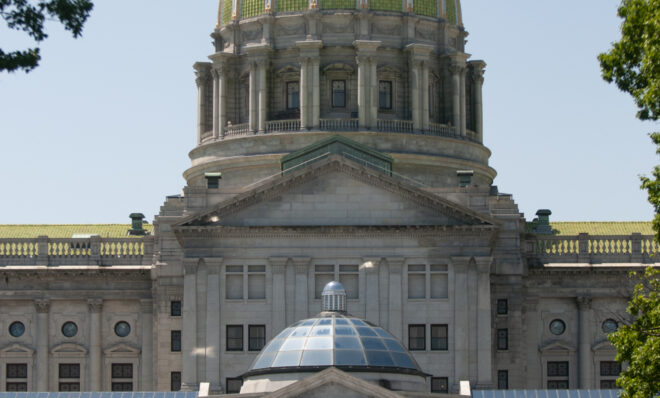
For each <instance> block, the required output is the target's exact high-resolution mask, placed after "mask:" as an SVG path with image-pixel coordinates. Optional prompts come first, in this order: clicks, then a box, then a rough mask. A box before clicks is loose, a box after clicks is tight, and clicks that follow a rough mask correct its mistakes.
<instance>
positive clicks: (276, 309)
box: [268, 257, 288, 336]
mask: <svg viewBox="0 0 660 398" xmlns="http://www.w3.org/2000/svg"><path fill="white" fill-rule="evenodd" d="M287 261H288V259H287V258H286V257H270V258H269V259H268V262H269V263H270V269H271V273H272V275H273V300H272V302H273V303H272V312H273V318H272V320H273V331H272V336H275V335H276V334H277V333H279V332H280V331H282V330H284V328H285V327H286V297H285V292H286V287H285V281H284V279H285V273H286V272H285V271H286V263H287Z"/></svg>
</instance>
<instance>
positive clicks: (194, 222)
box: [174, 155, 500, 234]
mask: <svg viewBox="0 0 660 398" xmlns="http://www.w3.org/2000/svg"><path fill="white" fill-rule="evenodd" d="M333 172H342V173H344V174H346V175H349V176H350V177H352V178H354V179H356V180H358V181H361V182H364V183H366V184H369V185H372V186H375V187H378V188H381V189H385V190H387V191H389V192H392V193H395V194H397V195H400V196H401V197H403V198H406V199H408V200H410V201H412V202H414V203H416V204H418V205H420V206H424V207H427V208H430V209H432V210H434V211H437V212H438V213H440V214H443V215H445V216H447V217H450V218H454V219H457V220H460V221H463V222H464V223H465V224H462V225H445V226H418V227H416V228H424V227H433V228H434V229H436V230H437V229H439V230H440V231H446V230H448V229H451V230H462V229H466V228H467V229H468V230H469V229H470V228H476V229H478V230H483V229H487V230H488V229H490V230H497V229H499V225H500V222H499V221H497V220H496V219H494V218H491V217H488V216H485V215H482V214H479V213H477V212H475V211H473V210H471V209H468V208H465V207H462V206H460V205H458V204H456V203H454V202H451V201H449V200H447V199H444V198H441V197H439V196H437V195H435V194H433V193H430V192H426V191H424V190H421V189H419V188H416V187H414V186H412V185H409V184H407V183H405V182H402V181H399V180H396V179H394V178H392V177H390V176H387V175H385V174H383V173H380V172H378V171H375V170H372V169H370V168H367V167H365V166H362V165H360V164H357V163H355V162H353V161H350V160H348V159H346V158H344V157H341V156H339V155H332V156H330V157H328V158H327V159H326V160H321V161H318V162H316V163H315V164H312V165H309V166H307V167H305V168H302V169H300V170H298V171H296V172H292V173H289V174H286V175H278V176H276V177H273V178H271V179H269V180H266V181H265V182H263V183H262V184H261V185H259V186H257V187H256V188H254V189H252V190H250V191H247V192H245V193H242V194H239V195H237V196H235V197H234V198H231V199H229V200H227V201H225V202H222V203H220V204H218V205H216V206H215V207H214V208H212V209H209V210H206V211H203V212H201V213H199V214H196V215H192V216H189V217H186V218H185V219H183V220H182V221H180V222H179V223H177V224H175V225H174V231H175V234H177V233H178V232H180V231H182V230H183V229H185V228H187V227H192V226H204V227H209V226H214V225H220V224H218V223H217V222H213V221H211V219H212V218H215V217H217V218H218V219H219V220H222V219H223V217H225V216H227V215H229V214H234V213H237V212H239V211H241V210H244V209H246V208H248V207H250V206H253V205H255V204H257V203H261V202H264V201H266V200H269V199H272V198H275V197H278V196H280V195H281V194H282V193H283V192H285V191H288V190H290V189H293V188H295V187H298V186H300V185H302V184H304V183H307V182H309V181H311V180H313V179H317V178H319V177H321V176H323V175H327V174H330V173H333ZM399 227H402V226H399ZM357 228H359V227H357ZM372 228H374V229H378V228H379V227H372ZM391 228H392V227H389V228H387V229H391ZM403 228H406V229H408V228H411V227H409V226H403Z"/></svg>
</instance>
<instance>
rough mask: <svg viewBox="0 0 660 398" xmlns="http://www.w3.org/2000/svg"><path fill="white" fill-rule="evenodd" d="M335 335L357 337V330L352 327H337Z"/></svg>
mask: <svg viewBox="0 0 660 398" xmlns="http://www.w3.org/2000/svg"><path fill="white" fill-rule="evenodd" d="M335 335H338V336H356V335H357V333H355V329H353V328H352V327H350V326H335Z"/></svg>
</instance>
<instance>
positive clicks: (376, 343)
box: [361, 337, 387, 350]
mask: <svg viewBox="0 0 660 398" xmlns="http://www.w3.org/2000/svg"><path fill="white" fill-rule="evenodd" d="M361 340H362V345H363V346H364V348H365V349H367V350H387V348H385V344H383V340H382V339H379V338H377V337H362V338H361Z"/></svg>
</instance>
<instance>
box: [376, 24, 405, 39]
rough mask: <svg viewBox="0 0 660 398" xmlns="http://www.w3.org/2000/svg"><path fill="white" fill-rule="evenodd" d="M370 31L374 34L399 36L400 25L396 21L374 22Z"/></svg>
mask: <svg viewBox="0 0 660 398" xmlns="http://www.w3.org/2000/svg"><path fill="white" fill-rule="evenodd" d="M371 33H373V34H375V35H388V36H401V25H400V24H398V23H391V24H388V23H374V24H372V25H371Z"/></svg>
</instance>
